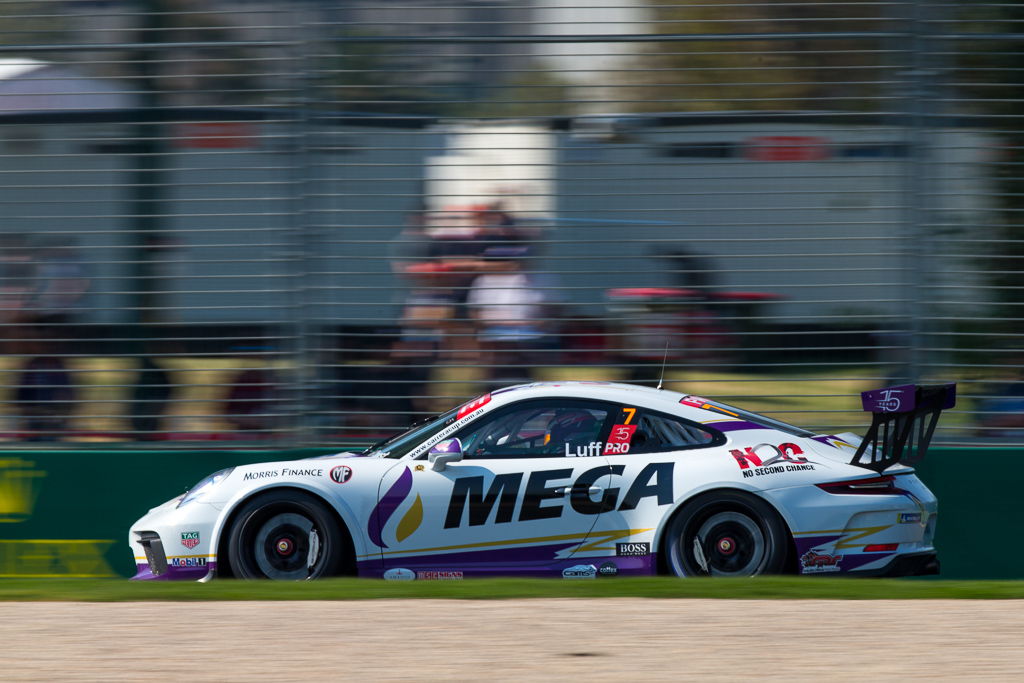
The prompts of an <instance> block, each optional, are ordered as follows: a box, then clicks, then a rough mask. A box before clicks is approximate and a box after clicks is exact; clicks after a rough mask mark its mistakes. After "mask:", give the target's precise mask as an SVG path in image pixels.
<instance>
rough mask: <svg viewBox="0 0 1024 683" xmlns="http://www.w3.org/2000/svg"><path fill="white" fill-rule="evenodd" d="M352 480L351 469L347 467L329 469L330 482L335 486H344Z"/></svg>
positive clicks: (339, 466) (340, 466)
mask: <svg viewBox="0 0 1024 683" xmlns="http://www.w3.org/2000/svg"><path fill="white" fill-rule="evenodd" d="M351 478H352V468H351V467H349V466H348V465H338V466H337V467H332V468H331V481H333V482H334V483H335V484H344V483H345V482H347V481H348V480H349V479H351Z"/></svg>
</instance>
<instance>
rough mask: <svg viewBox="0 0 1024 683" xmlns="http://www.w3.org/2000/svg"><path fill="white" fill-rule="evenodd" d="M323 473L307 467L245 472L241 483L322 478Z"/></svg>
mask: <svg viewBox="0 0 1024 683" xmlns="http://www.w3.org/2000/svg"><path fill="white" fill-rule="evenodd" d="M322 476H324V471H323V469H322V468H317V467H307V468H304V469H294V468H292V467H283V468H281V469H280V470H264V471H263V472H246V473H245V474H244V475H243V476H242V481H252V480H256V479H268V478H273V477H322Z"/></svg>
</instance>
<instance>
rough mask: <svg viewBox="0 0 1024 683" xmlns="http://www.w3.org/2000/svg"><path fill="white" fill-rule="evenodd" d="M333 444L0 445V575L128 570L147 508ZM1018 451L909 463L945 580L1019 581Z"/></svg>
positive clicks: (1022, 561) (1023, 574)
mask: <svg viewBox="0 0 1024 683" xmlns="http://www.w3.org/2000/svg"><path fill="white" fill-rule="evenodd" d="M338 450H339V449H336V448H335V449H329V450H328V449H302V450H289V451H256V450H252V451H227V450H204V451H173V452H169V451H159V450H135V451H129V450H124V451H95V450H80V451H42V450H19V451H5V452H0V577H11V576H22V577H24V576H53V577H58V576H64V577H68V576H118V575H120V576H131V575H132V574H133V573H134V569H135V566H134V561H133V559H132V555H131V551H130V549H129V546H128V540H127V537H128V527H129V526H131V524H132V522H134V521H135V520H136V519H138V518H139V517H141V516H142V515H143V514H144V513H145V512H146V511H147V510H148V509H149V508H151V507H154V506H155V505H158V504H160V503H162V502H164V501H166V500H169V499H170V498H173V497H174V496H176V495H178V494H180V493H182V492H183V491H185V489H187V488H188V487H189V486H191V485H193V484H195V483H196V482H197V481H199V480H200V479H202V478H203V477H205V476H206V475H207V474H210V473H211V472H214V471H216V470H219V469H222V468H224V467H230V466H232V465H243V464H248V463H253V462H268V461H272V460H292V459H298V458H303V457H310V456H315V455H324V454H327V453H331V452H337V451H338ZM1022 455H1024V451H1021V450H1019V449H985V448H977V449H966V448H964V449H961V448H935V449H933V450H932V451H931V452H930V453H929V454H928V458H927V460H925V461H924V462H923V463H921V464H920V465H919V466H918V471H919V472H920V475H921V478H922V479H923V480H924V481H925V483H926V484H927V485H928V487H929V488H931V490H932V491H934V492H935V494H936V495H937V496H938V498H939V523H938V527H937V529H938V531H937V534H938V535H937V537H936V546H937V547H938V549H939V559H940V560H941V562H942V576H941V577H940V578H948V579H1019V578H1024V569H1022V567H1024V548H1021V547H1020V546H1017V545H1016V544H1015V543H1009V542H1008V541H1010V540H1012V539H1011V538H1009V537H1008V530H1009V529H1008V524H1007V522H1008V521H1009V520H1012V519H1014V518H1015V515H1016V509H1015V507H1016V505H1017V502H1016V498H1017V495H1018V491H1017V483H1016V479H1015V478H1014V477H1009V476H1006V474H1005V473H1006V472H1007V471H1011V470H1010V469H1009V467H1008V465H1009V464H1010V463H1011V462H1015V461H1016V460H1015V459H1019V458H1020V456H1022Z"/></svg>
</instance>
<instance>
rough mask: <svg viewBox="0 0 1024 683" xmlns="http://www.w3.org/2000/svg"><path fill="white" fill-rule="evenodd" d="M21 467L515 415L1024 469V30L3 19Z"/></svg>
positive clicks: (402, 12)
mask: <svg viewBox="0 0 1024 683" xmlns="http://www.w3.org/2000/svg"><path fill="white" fill-rule="evenodd" d="M0 19H2V21H0V33H3V36H4V41H3V43H2V45H3V46H2V47H0V206H2V207H3V213H4V221H3V223H2V225H0V240H2V244H0V354H2V356H0V438H3V439H6V440H7V441H8V442H11V443H12V444H20V443H22V442H27V441H32V442H75V443H78V444H84V443H92V442H99V443H104V444H109V443H112V442H121V443H125V444H128V445H130V444H132V443H136V442H140V441H153V440H157V441H160V442H163V443H166V444H169V445H183V446H194V445H195V442H196V441H204V442H208V443H210V444H219V445H229V446H231V447H239V446H240V445H243V444H247V443H255V444H272V445H274V446H275V447H289V446H300V445H314V444H321V445H329V444H336V443H339V442H341V441H344V440H347V439H366V438H372V437H374V436H376V435H378V434H380V433H383V432H388V431H392V430H394V429H395V428H398V427H400V426H402V425H404V424H407V423H409V422H410V421H412V420H413V419H416V418H417V417H418V416H421V415H423V414H425V413H432V412H437V411H439V410H443V409H445V408H447V407H449V406H451V405H454V404H456V403H458V402H460V401H463V400H465V399H466V398H468V397H470V396H472V395H475V394H478V393H481V392H483V391H485V390H487V389H488V388H490V387H492V386H496V385H504V384H508V383H511V382H521V381H545V380H565V379H572V378H577V379H607V380H626V381H635V382H656V381H657V380H658V378H659V377H660V375H661V374H662V373H664V376H665V378H666V386H668V387H669V388H676V389H679V390H682V391H689V392H692V393H701V394H703V395H707V396H712V397H716V398H721V399H724V400H728V401H731V402H735V403H738V404H741V405H745V406H749V407H751V408H753V409H758V410H762V411H765V412H768V413H770V414H771V415H773V416H775V417H778V418H781V419H784V420H787V421H792V422H795V423H799V424H801V425H804V426H807V427H809V428H811V429H817V430H821V431H828V432H838V431H846V430H852V431H863V429H864V428H865V426H866V424H867V422H868V420H867V417H866V416H865V415H864V414H862V413H860V412H859V410H858V409H857V405H858V403H857V401H858V398H857V396H858V394H859V392H860V391H862V390H865V389H870V388H873V387H876V386H884V385H886V384H894V383H912V382H919V381H925V382H930V383H941V382H952V381H955V382H957V383H958V384H959V387H960V390H959V396H960V402H959V403H958V405H957V408H956V409H955V410H954V411H952V412H951V413H950V414H949V415H947V416H946V417H944V418H943V420H942V422H941V423H940V425H939V431H938V433H937V436H936V441H937V442H944V443H956V442H972V441H975V440H978V439H983V440H985V441H988V442H999V443H1021V442H1022V441H1024V418H1022V415H1024V377H1022V376H1021V368H1022V366H1024V350H1022V344H1021V339H1022V334H1021V331H1020V330H1021V327H1020V321H1021V314H1020V311H1021V309H1020V306H1021V301H1020V296H1019V294H1020V291H1021V287H1022V286H1024V281H1022V278H1021V273H1022V272H1024V268H1022V266H1021V261H1022V258H1024V256H1022V248H1021V245H1022V244H1024V242H1022V240H1021V239H1020V218H1019V216H1020V215H1021V213H1020V208H1021V206H1022V205H1021V196H1024V192H1022V191H1021V181H1020V178H1019V177H1018V176H1019V175H1020V174H1019V172H1018V167H1019V165H1020V162H1019V156H1020V150H1021V148H1022V143H1021V141H1022V138H1024V127H1022V126H1021V123H1020V121H1021V120H1022V117H1021V115H1020V114H1019V112H1018V110H1019V108H1020V107H1019V104H1020V102H1021V100H1022V98H1024V92H1022V88H1021V84H1022V82H1021V79H1020V76H1019V74H1020V72H1019V69H1018V68H1017V66H1016V61H1015V60H1016V54H1018V53H1019V49H1018V48H1019V47H1020V44H1021V41H1022V39H1021V37H1020V33H1019V31H1018V28H1019V26H1020V23H1021V22H1022V21H1024V11H1022V10H1021V9H1020V8H1018V7H1016V6H1014V5H1011V4H1006V3H997V2H970V3H968V2H963V1H960V2H948V3H938V4H937V3H927V2H924V0H911V1H909V2H901V3H884V2H883V3H878V2H859V1H855V2H837V3H822V2H810V1H805V0H790V1H789V2H762V1H757V0H751V1H749V2H742V3H717V2H711V3H699V4H695V5H690V4H683V3H678V2H672V1H669V0H620V1H618V2H615V3H608V2H605V1H604V0H553V1H552V2H548V3H539V4H538V3H525V2H516V1H515V0H488V1H483V0H457V1H456V2H453V3H442V4H438V3H434V2H429V1H428V0H406V2H403V3H401V5H400V6H397V5H395V4H394V3H384V2H374V1H372V0H360V1H359V2H352V3H344V4H343V5H340V6H333V5H331V4H330V3H315V2H296V3H275V2H270V1H269V0H267V1H266V2H259V1H258V2H250V3H245V5H244V7H243V6H240V5H237V4H233V3H228V2H226V0H215V1H212V2H207V3H202V4H201V5H200V4H193V3H188V2H186V3H182V2H177V1H175V2H171V0H135V1H131V0H110V1H106V0H105V1H104V2H82V3H18V2H14V3H10V2H9V3H5V5H4V7H3V8H0Z"/></svg>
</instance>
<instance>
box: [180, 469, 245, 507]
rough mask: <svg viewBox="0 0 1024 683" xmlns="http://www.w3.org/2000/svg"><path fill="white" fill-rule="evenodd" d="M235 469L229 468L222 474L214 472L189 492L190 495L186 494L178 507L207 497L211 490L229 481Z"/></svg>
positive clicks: (221, 472)
mask: <svg viewBox="0 0 1024 683" xmlns="http://www.w3.org/2000/svg"><path fill="white" fill-rule="evenodd" d="M234 469H235V468H234V467H229V468H227V469H224V470H221V471H220V472H214V473H213V474H211V475H210V476H208V477H206V478H205V479H203V480H202V481H200V482H199V483H198V484H196V485H195V486H193V487H192V488H190V489H189V490H188V493H186V494H185V496H184V497H183V498H182V499H181V502H179V503H178V505H177V507H181V506H182V505H184V504H186V503H189V502H191V501H193V500H196V499H197V498H200V497H202V496H204V495H206V492H207V491H209V490H210V489H211V488H213V487H214V486H216V485H217V484H219V483H220V482H222V481H223V480H225V479H227V476H228V475H229V474H231V473H232V472H233V471H234Z"/></svg>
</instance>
